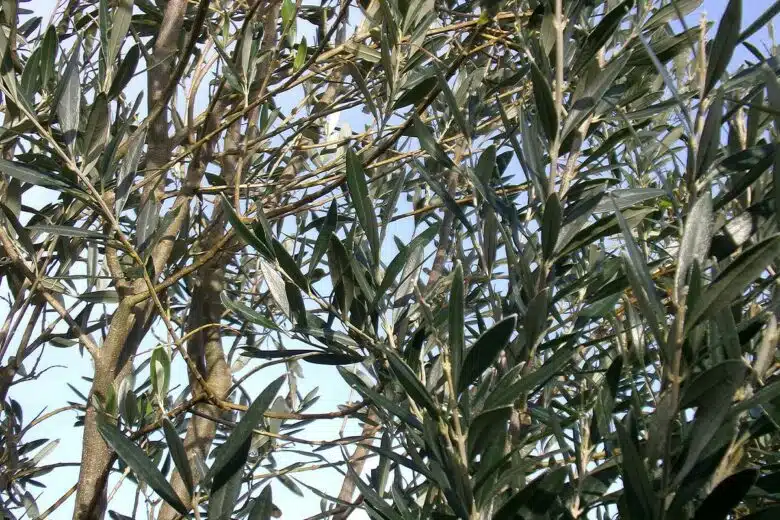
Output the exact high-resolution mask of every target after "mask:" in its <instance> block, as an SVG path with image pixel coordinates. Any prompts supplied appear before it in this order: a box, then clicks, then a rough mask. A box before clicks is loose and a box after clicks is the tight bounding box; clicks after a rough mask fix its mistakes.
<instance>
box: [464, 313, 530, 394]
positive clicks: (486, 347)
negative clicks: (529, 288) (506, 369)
mask: <svg viewBox="0 0 780 520" xmlns="http://www.w3.org/2000/svg"><path fill="white" fill-rule="evenodd" d="M516 325H517V315H516V314H512V315H511V316H507V317H506V318H504V319H503V320H501V321H499V322H498V323H496V324H495V325H493V326H492V327H491V328H489V329H488V330H486V331H485V332H484V333H483V334H482V335H481V336H480V337H479V338H478V339H477V341H476V342H475V343H474V345H473V346H472V347H471V348H470V349H469V350H468V352H467V353H466V358H465V360H464V361H463V368H462V369H461V372H460V377H459V378H458V381H459V385H458V387H457V388H458V392H463V391H464V390H465V389H466V388H468V386H469V385H470V384H471V383H473V382H474V380H475V379H477V378H478V377H479V376H480V375H481V374H482V373H483V372H484V371H485V370H487V369H488V368H489V367H490V366H491V365H492V364H493V363H494V362H495V360H496V358H497V357H498V355H499V354H500V353H501V351H502V350H503V349H504V348H506V346H507V345H508V344H509V339H510V338H511V337H512V333H513V332H514V330H515V326H516Z"/></svg>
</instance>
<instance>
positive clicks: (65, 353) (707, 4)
mask: <svg viewBox="0 0 780 520" xmlns="http://www.w3.org/2000/svg"><path fill="white" fill-rule="evenodd" d="M304 3H307V2H304ZM726 3H727V1H726V0H705V1H704V4H703V9H704V10H705V11H706V12H707V13H708V15H709V18H710V19H714V20H718V19H719V18H720V15H721V13H722V12H723V10H724V8H725V6H726ZM769 3H770V2H759V1H754V0H746V1H745V2H743V27H747V26H748V25H749V24H750V23H751V22H752V21H753V20H754V19H755V18H756V17H757V16H759V15H760V14H761V13H762V12H763V10H765V9H766V8H767V6H768V5H769ZM22 5H23V6H24V7H27V8H32V9H33V10H34V11H35V12H36V15H38V16H43V18H44V24H45V23H46V21H47V20H48V19H49V17H50V14H51V12H52V9H53V7H54V5H55V1H54V0H33V2H31V3H26V4H22ZM698 16H699V15H698V13H696V14H694V15H691V16H689V23H690V24H692V25H693V24H695V23H696V22H697V21H698ZM714 30H715V29H714V28H713V31H714ZM713 34H714V33H713ZM766 37H767V33H766V30H762V31H761V32H760V33H758V34H757V35H755V36H754V37H753V38H752V39H751V41H753V42H754V43H756V44H757V43H758V42H760V40H761V39H764V40H765V41H766ZM309 41H310V42H311V41H312V39H311V37H309ZM762 50H764V49H763V48H762ZM749 56H750V54H749V53H748V52H747V51H746V50H745V49H744V48H740V49H738V51H737V56H736V58H735V62H737V63H738V62H739V61H741V59H743V58H747V57H749ZM143 87H144V85H143V83H142V82H137V83H136V84H133V85H132V86H131V88H132V89H135V90H139V91H140V90H141V89H143ZM297 95H298V94H297V93H290V94H289V95H287V96H285V97H281V98H280V99H277V102H278V103H280V105H281V106H282V107H283V108H288V107H290V106H292V104H293V103H294V102H297V101H298V100H299V99H300V97H297ZM296 97H297V99H296ZM344 120H345V121H347V122H349V124H350V125H351V126H352V128H353V129H355V130H360V129H362V125H363V124H365V122H366V121H365V120H364V118H363V116H362V115H360V114H359V113H358V111H356V110H352V111H351V112H350V113H349V114H345V115H344ZM410 233H411V230H410V227H409V225H408V223H400V222H399V223H394V224H391V229H390V230H389V231H388V240H386V241H385V245H389V244H392V236H393V235H394V234H395V235H398V236H401V237H404V241H408V235H409V234H410ZM394 249H395V248H394V246H390V247H389V248H388V250H387V251H385V252H384V253H383V257H385V258H388V257H391V256H392V255H393V254H394V251H393V250H394ZM0 310H1V309H0ZM145 346H146V347H147V348H151V347H153V346H154V345H145ZM45 364H46V365H47V366H54V368H52V369H51V370H50V371H48V372H47V373H46V374H44V375H43V376H42V377H41V378H40V380H39V381H38V382H37V383H28V384H26V385H20V386H19V387H13V388H12V390H11V397H12V398H14V399H16V400H17V401H19V402H20V403H21V404H22V406H23V408H24V410H25V413H26V416H27V417H26V421H27V420H30V418H31V416H33V415H35V414H36V413H37V412H39V411H41V410H44V409H47V410H52V409H54V408H57V407H59V406H63V405H64V404H65V403H66V402H67V401H69V400H78V399H77V396H76V395H75V394H73V393H72V392H71V390H70V389H68V387H67V386H66V384H65V383H66V382H70V383H71V384H74V385H75V386H77V387H78V388H79V389H80V390H81V391H82V392H83V393H85V394H86V393H87V391H88V388H89V387H88V383H87V382H85V381H83V380H80V379H79V378H80V377H82V376H85V377H86V376H89V375H90V374H91V366H90V361H89V360H88V359H87V358H84V359H81V358H79V356H78V352H77V351H76V350H75V349H49V350H48V351H47V353H46V357H45ZM303 369H304V374H305V378H304V380H303V381H302V382H301V392H302V393H303V394H305V393H306V392H308V390H310V389H312V388H314V387H315V386H318V387H319V388H320V396H321V398H320V400H319V402H318V403H317V404H316V405H315V407H314V409H312V410H311V411H332V410H335V409H337V406H338V405H339V404H341V403H343V402H344V401H345V400H346V399H347V398H348V397H349V390H348V388H347V387H346V386H345V385H344V383H343V382H342V381H341V378H340V377H339V376H338V374H337V373H336V371H335V370H334V369H332V368H329V367H322V366H316V365H310V364H304V366H303ZM174 371H175V372H176V373H178V374H184V373H185V367H184V366H183V364H182V363H181V361H180V360H177V362H176V364H175V368H174ZM279 373H280V372H273V371H271V370H269V371H268V374H267V375H265V372H264V375H263V376H262V377H261V378H256V382H255V383H253V384H250V385H249V389H250V391H254V392H259V391H260V390H261V389H262V387H263V386H264V384H266V383H267V382H269V381H271V380H273V379H274V378H275V377H276V376H277V375H278V374H279ZM355 398H356V397H355V396H353V399H355ZM74 419H75V413H73V412H68V413H64V414H60V415H58V416H56V417H55V418H52V419H50V420H48V421H46V422H44V423H43V424H42V425H41V426H40V427H38V428H36V429H35V430H34V432H33V434H32V436H31V437H29V439H28V440H31V439H33V438H49V439H59V440H60V446H59V448H58V449H57V450H55V452H54V453H52V454H51V455H50V456H49V457H48V458H47V459H46V460H45V463H54V462H78V460H79V456H80V451H81V450H80V448H81V430H80V428H76V427H74V426H73V422H74ZM341 427H342V422H341V421H338V420H335V421H320V422H316V423H314V424H310V425H308V426H307V430H306V432H305V436H307V437H309V438H312V439H333V438H337V437H338V436H339V430H340V428H341ZM352 433H356V430H355V429H354V426H353V427H352V429H350V430H348V431H347V432H346V434H347V435H349V434H352ZM333 455H334V456H335V457H336V458H337V459H338V458H340V455H339V454H338V452H337V451H335V450H334V452H333ZM283 460H284V459H283V458H281V457H280V465H281V466H283V465H284V462H283ZM55 471H56V473H51V474H49V475H47V476H46V477H44V479H43V480H44V482H46V484H47V485H48V486H49V487H48V488H47V490H45V491H43V493H42V494H41V495H40V496H39V497H37V499H38V505H39V507H40V508H41V509H45V508H46V507H48V506H49V505H50V504H51V503H52V502H54V501H55V500H56V499H57V498H59V497H60V496H61V495H62V493H64V492H65V491H66V490H67V489H68V488H69V487H70V486H71V485H72V484H73V483H74V482H75V481H76V478H77V474H78V470H77V468H63V469H57V470H55ZM301 478H302V479H303V481H304V482H306V483H308V484H310V485H312V486H315V487H317V488H318V489H321V490H323V491H325V492H327V493H330V494H337V492H338V488H339V486H340V484H341V476H340V475H339V474H338V473H337V472H335V471H333V470H327V471H323V472H317V473H316V474H310V475H308V476H305V475H304V476H302V477H301ZM115 482H116V478H114V479H113V481H112V485H111V486H110V488H109V489H111V488H112V487H113V484H114V483H115ZM273 488H274V495H275V498H276V502H277V504H278V505H279V507H280V508H281V509H282V511H283V512H284V513H285V515H284V518H290V519H296V518H303V517H305V516H308V515H313V514H315V513H318V512H319V498H317V497H316V496H314V495H313V494H311V493H307V494H306V497H305V498H300V497H298V496H296V495H294V494H292V493H290V492H289V491H287V490H286V489H285V488H284V487H283V486H281V485H279V484H276V483H275V484H274V485H273ZM133 492H134V490H133V486H132V485H129V484H128V485H124V486H122V487H121V488H120V490H119V492H118V494H117V496H116V498H115V499H114V501H112V503H111V504H110V507H111V508H112V509H116V510H117V511H119V512H124V513H127V512H129V508H130V507H131V505H132V500H133ZM72 504H73V498H72V497H71V499H70V500H68V501H67V502H66V504H65V505H64V506H63V507H62V508H61V509H60V510H59V511H58V512H57V513H55V515H53V516H52V518H55V519H59V518H69V517H70V514H71V512H72ZM353 518H360V517H359V516H358V515H355V516H353Z"/></svg>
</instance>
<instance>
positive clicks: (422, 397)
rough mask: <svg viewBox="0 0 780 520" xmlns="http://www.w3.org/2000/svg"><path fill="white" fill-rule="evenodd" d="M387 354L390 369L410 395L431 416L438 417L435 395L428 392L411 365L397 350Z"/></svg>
mask: <svg viewBox="0 0 780 520" xmlns="http://www.w3.org/2000/svg"><path fill="white" fill-rule="evenodd" d="M386 354H387V361H388V362H389V363H390V370H392V372H393V374H395V377H397V378H398V382H399V383H400V384H401V386H402V387H403V389H404V390H405V391H406V393H407V394H408V395H409V397H411V398H412V400H413V401H414V402H415V403H417V405H419V406H422V407H423V408H425V409H426V410H428V413H430V414H431V416H433V417H438V415H439V408H438V407H437V406H436V403H435V402H434V400H433V397H432V396H431V395H430V394H429V393H428V391H427V390H426V389H425V387H424V386H423V384H422V383H421V382H420V380H419V379H418V378H417V376H416V375H415V374H414V372H412V369H411V368H409V365H407V364H406V363H405V362H404V360H403V359H401V358H400V357H399V356H398V354H396V353H395V352H390V351H388V352H387V353H386Z"/></svg>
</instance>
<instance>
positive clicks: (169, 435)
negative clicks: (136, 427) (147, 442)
mask: <svg viewBox="0 0 780 520" xmlns="http://www.w3.org/2000/svg"><path fill="white" fill-rule="evenodd" d="M162 424H163V433H164V434H165V442H166V443H167V444H168V450H170V452H171V458H172V459H173V463H174V464H175V465H176V469H177V470H179V476H180V477H181V480H182V482H184V486H185V487H186V488H187V492H188V493H189V494H190V496H192V493H193V491H194V490H195V481H194V479H193V478H192V469H191V468H190V461H189V460H187V452H186V450H185V449H184V443H183V442H182V440H181V438H180V437H179V434H178V433H176V428H174V427H173V424H172V423H171V421H169V420H168V418H167V417H163V423H162Z"/></svg>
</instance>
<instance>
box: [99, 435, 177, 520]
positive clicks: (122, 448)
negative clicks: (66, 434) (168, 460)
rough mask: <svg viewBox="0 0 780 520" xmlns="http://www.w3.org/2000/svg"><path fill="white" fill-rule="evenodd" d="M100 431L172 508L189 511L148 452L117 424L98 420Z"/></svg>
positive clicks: (110, 444)
mask: <svg viewBox="0 0 780 520" xmlns="http://www.w3.org/2000/svg"><path fill="white" fill-rule="evenodd" d="M98 431H100V435H102V436H103V439H104V440H105V441H106V444H108V445H109V446H110V447H111V449H113V450H114V451H115V452H116V454H117V455H119V457H120V458H121V459H122V460H123V461H124V462H125V464H127V465H128V466H129V467H130V469H132V470H133V471H134V472H135V474H136V475H138V477H139V478H140V479H141V480H143V481H144V482H146V483H147V484H148V485H149V487H151V488H152V489H154V491H155V492H156V493H157V494H158V495H160V498H162V499H163V500H165V501H166V502H167V503H168V504H169V505H170V506H171V507H172V508H174V509H175V510H176V511H178V512H179V513H180V514H182V515H185V516H186V515H187V514H188V513H189V508H188V507H187V506H185V505H184V504H182V502H181V500H179V497H178V496H177V495H176V491H174V490H173V487H171V485H170V484H169V483H168V481H167V480H166V479H165V477H164V476H163V474H162V473H161V472H160V470H158V469H157V467H156V466H155V465H154V464H153V463H152V461H151V460H150V459H149V457H147V456H146V453H144V451H143V450H142V449H141V448H139V447H138V446H136V445H135V444H134V443H133V442H132V441H130V439H128V438H127V437H125V436H124V435H122V433H121V432H120V431H119V430H117V428H116V426H114V425H111V424H108V423H107V422H106V421H104V420H101V421H98Z"/></svg>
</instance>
